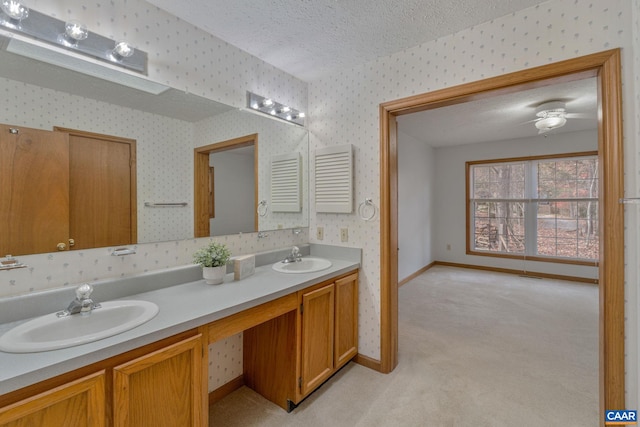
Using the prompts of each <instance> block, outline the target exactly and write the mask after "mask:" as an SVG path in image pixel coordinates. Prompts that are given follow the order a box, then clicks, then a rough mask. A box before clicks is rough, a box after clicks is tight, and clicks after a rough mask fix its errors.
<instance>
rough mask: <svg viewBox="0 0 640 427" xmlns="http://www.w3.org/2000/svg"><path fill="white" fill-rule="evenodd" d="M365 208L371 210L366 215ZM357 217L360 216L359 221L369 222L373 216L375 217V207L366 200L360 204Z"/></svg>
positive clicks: (370, 201) (369, 200)
mask: <svg viewBox="0 0 640 427" xmlns="http://www.w3.org/2000/svg"><path fill="white" fill-rule="evenodd" d="M367 207H369V208H370V209H371V213H370V214H368V215H367V212H366V211H367ZM358 215H360V219H362V220H364V221H371V220H372V219H373V217H374V216H376V205H374V204H373V200H372V199H369V198H366V199H364V202H362V203H360V205H359V206H358Z"/></svg>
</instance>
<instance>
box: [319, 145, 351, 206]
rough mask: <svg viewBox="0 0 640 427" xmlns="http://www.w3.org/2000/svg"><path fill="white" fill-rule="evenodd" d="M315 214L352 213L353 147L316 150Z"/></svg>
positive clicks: (345, 146)
mask: <svg viewBox="0 0 640 427" xmlns="http://www.w3.org/2000/svg"><path fill="white" fill-rule="evenodd" d="M315 168H316V174H315V176H316V179H315V181H316V194H315V199H316V212H332V213H350V212H352V211H353V146H352V145H351V144H347V145H340V146H336V147H327V148H321V149H319V150H316V155H315Z"/></svg>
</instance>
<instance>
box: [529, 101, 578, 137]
mask: <svg viewBox="0 0 640 427" xmlns="http://www.w3.org/2000/svg"><path fill="white" fill-rule="evenodd" d="M536 117H537V119H535V120H532V121H533V122H534V125H535V127H536V128H537V129H538V134H542V133H547V132H549V131H551V130H554V129H558V128H561V127H562V126H564V125H565V124H567V119H568V118H582V116H581V115H580V114H571V113H567V109H566V104H565V103H564V102H562V101H549V102H545V103H543V104H540V105H538V108H536Z"/></svg>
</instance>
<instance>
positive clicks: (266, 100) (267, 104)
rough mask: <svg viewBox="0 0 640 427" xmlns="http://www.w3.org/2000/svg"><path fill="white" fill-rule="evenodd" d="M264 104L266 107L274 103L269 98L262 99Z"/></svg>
mask: <svg viewBox="0 0 640 427" xmlns="http://www.w3.org/2000/svg"><path fill="white" fill-rule="evenodd" d="M262 105H264V106H265V107H269V106H270V105H273V101H272V100H270V99H269V98H267V99H265V100H264V101H262Z"/></svg>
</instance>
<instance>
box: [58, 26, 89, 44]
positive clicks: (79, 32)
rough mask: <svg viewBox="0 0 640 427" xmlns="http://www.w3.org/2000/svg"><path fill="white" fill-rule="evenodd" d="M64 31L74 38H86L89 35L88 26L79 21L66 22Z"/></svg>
mask: <svg viewBox="0 0 640 427" xmlns="http://www.w3.org/2000/svg"><path fill="white" fill-rule="evenodd" d="M64 33H65V34H66V35H67V37H70V38H71V39H73V40H78V41H80V40H85V39H86V38H87V37H89V30H87V26H86V25H84V24H82V23H80V22H78V21H69V22H67V23H65V24H64Z"/></svg>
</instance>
